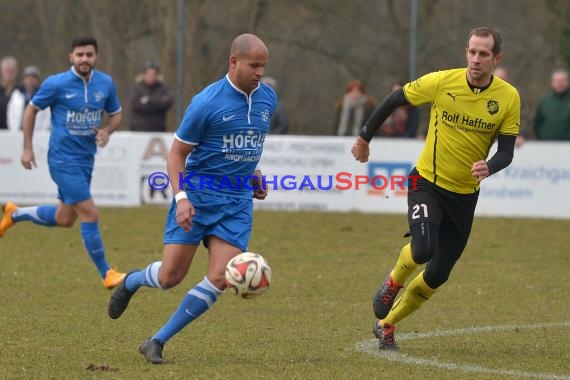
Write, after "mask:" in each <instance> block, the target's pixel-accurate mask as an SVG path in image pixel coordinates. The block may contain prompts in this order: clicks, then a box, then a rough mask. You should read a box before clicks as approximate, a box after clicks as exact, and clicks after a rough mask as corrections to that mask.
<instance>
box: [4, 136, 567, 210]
mask: <svg viewBox="0 0 570 380" xmlns="http://www.w3.org/2000/svg"><path fill="white" fill-rule="evenodd" d="M172 138H173V135H172V134H162V133H133V132H117V133H115V134H114V135H113V136H112V137H111V141H110V143H109V145H108V146H107V147H106V148H104V149H100V151H99V153H98V154H97V157H96V164H95V170H94V174H93V182H92V194H93V197H94V199H95V201H96V203H97V204H98V205H100V206H137V205H141V204H169V203H170V200H171V196H172V195H171V189H170V188H167V189H166V190H164V191H153V190H152V189H151V188H150V186H149V185H148V183H147V179H148V177H149V176H150V175H151V174H152V173H155V172H164V173H165V172H166V156H167V153H168V149H169V147H170V144H171V142H172ZM48 139H49V134H45V133H36V134H35V135H34V148H35V153H36V160H37V163H38V168H37V169H34V170H31V171H27V170H24V169H23V168H22V166H21V165H20V156H21V150H22V136H21V134H19V133H10V132H3V133H0V202H5V201H7V200H12V201H15V202H16V203H20V204H36V203H46V202H54V201H55V200H56V198H57V189H56V186H55V185H54V184H53V182H52V180H51V178H50V176H49V171H48V167H47V158H46V155H47V148H48ZM352 143H353V138H343V137H327V136H324V137H313V136H268V137H267V140H266V142H265V150H264V154H263V159H262V164H261V168H262V170H263V174H264V175H265V176H267V178H268V180H269V183H268V186H269V189H270V194H269V197H268V199H267V200H265V201H263V202H260V201H256V202H255V206H256V208H258V209H272V210H322V211H350V210H357V211H362V212H388V213H404V212H405V211H406V191H405V189H404V190H401V189H400V186H399V185H398V181H399V178H400V177H399V176H406V175H407V174H408V172H409V171H410V169H411V168H412V167H413V166H414V163H415V161H416V159H417V157H418V155H419V153H420V151H421V149H422V146H423V142H421V141H416V140H401V139H375V140H373V142H372V144H371V155H370V160H369V162H367V163H365V164H361V163H358V162H356V161H355V160H354V159H353V158H352V156H351V154H350V148H351V146H352ZM493 153H494V150H492V151H491V154H493ZM372 177H376V178H377V180H376V181H375V182H374V183H373V186H372V184H370V181H368V183H364V182H366V179H367V178H372ZM384 178H386V179H389V181H388V183H386V181H385V180H384ZM390 180H391V182H390ZM568 194H570V143H558V142H549V143H546V142H534V141H531V142H527V143H526V144H525V145H523V146H522V147H521V148H519V149H517V150H516V151H515V159H514V161H513V163H512V164H511V165H510V166H509V167H508V168H507V169H505V170H503V171H502V172H500V173H498V174H496V175H494V176H492V177H490V178H488V179H487V180H485V181H484V182H483V184H482V187H481V195H480V201H479V204H478V206H477V213H478V214H479V215H489V216H521V217H544V218H570V202H569V201H568V200H567V195H568Z"/></svg>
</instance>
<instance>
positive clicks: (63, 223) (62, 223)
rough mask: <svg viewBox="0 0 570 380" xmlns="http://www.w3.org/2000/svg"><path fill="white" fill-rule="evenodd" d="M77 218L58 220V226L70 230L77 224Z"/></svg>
mask: <svg viewBox="0 0 570 380" xmlns="http://www.w3.org/2000/svg"><path fill="white" fill-rule="evenodd" d="M75 220H76V218H62V219H59V220H57V225H58V226H59V227H64V228H70V227H73V225H74V224H75Z"/></svg>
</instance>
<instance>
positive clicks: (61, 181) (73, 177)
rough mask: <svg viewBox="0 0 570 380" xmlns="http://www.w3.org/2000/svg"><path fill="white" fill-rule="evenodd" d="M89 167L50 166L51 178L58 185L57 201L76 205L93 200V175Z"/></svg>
mask: <svg viewBox="0 0 570 380" xmlns="http://www.w3.org/2000/svg"><path fill="white" fill-rule="evenodd" d="M92 172H93V168H92V167H89V166H60V167H57V168H56V167H53V166H51V165H50V166H49V173H50V175H51V178H52V179H53V181H54V182H55V183H56V185H57V199H59V200H61V201H62V202H63V203H65V204H66V205H74V204H77V203H79V202H83V201H85V200H87V199H89V198H91V173H92Z"/></svg>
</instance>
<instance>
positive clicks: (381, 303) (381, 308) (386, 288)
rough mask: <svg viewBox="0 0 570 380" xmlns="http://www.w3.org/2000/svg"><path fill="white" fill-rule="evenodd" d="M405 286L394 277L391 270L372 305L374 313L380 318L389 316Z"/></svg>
mask: <svg viewBox="0 0 570 380" xmlns="http://www.w3.org/2000/svg"><path fill="white" fill-rule="evenodd" d="M402 288H403V286H402V285H400V284H399V283H397V282H396V281H394V280H393V279H392V275H391V272H390V273H388V275H387V276H386V279H385V280H384V283H383V284H382V286H381V287H380V289H378V291H377V292H376V295H375V296H374V301H373V302H372V306H373V307H374V314H375V315H376V318H378V319H384V318H386V317H387V316H388V313H389V312H390V309H392V306H393V305H394V300H395V299H396V296H397V295H398V292H399V291H400V289H402Z"/></svg>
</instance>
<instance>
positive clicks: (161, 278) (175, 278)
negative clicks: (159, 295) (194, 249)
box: [158, 271, 184, 289]
mask: <svg viewBox="0 0 570 380" xmlns="http://www.w3.org/2000/svg"><path fill="white" fill-rule="evenodd" d="M183 279H184V275H181V274H179V273H177V272H170V273H163V272H162V271H160V273H159V274H158V282H160V286H161V287H162V288H163V289H171V288H174V287H175V286H176V285H178V284H180V283H181V282H182V280H183Z"/></svg>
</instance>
